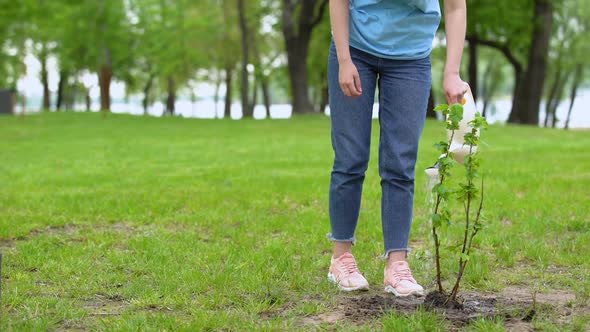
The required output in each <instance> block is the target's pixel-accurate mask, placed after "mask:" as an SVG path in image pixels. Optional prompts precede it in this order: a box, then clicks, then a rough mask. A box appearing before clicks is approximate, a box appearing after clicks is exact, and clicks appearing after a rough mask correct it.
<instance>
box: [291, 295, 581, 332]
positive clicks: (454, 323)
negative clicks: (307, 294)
mask: <svg viewBox="0 0 590 332" xmlns="http://www.w3.org/2000/svg"><path fill="white" fill-rule="evenodd" d="M461 300H462V305H463V308H458V307H452V308H427V307H426V306H425V304H424V298H415V297H409V298H396V297H393V296H388V295H387V294H383V293H381V292H378V291H370V292H367V293H362V294H343V295H341V296H339V299H338V304H337V305H336V307H335V308H334V309H333V310H332V311H330V312H328V313H322V314H319V315H315V316H308V317H305V318H303V319H302V321H301V324H302V325H303V326H306V325H312V326H314V325H316V326H317V325H322V324H334V323H336V322H338V321H346V322H348V323H352V324H355V325H362V324H365V323H369V322H370V321H372V320H374V319H377V318H379V317H381V316H383V315H387V314H390V313H392V312H395V313H398V314H402V315H403V314H411V313H413V312H415V311H416V310H418V309H419V308H420V307H425V308H426V309H427V310H433V311H436V312H438V313H440V314H442V315H443V316H444V317H445V319H446V320H447V321H449V323H450V324H451V327H452V330H458V329H460V328H462V327H464V326H465V325H467V324H469V323H470V322H472V321H474V320H476V319H479V318H488V319H491V318H494V317H499V318H502V319H503V320H504V322H505V326H506V328H507V329H508V330H509V331H532V330H533V329H532V324H531V321H532V319H533V318H534V317H535V315H537V314H539V313H540V312H542V311H543V310H545V311H546V310H548V309H549V310H550V311H552V312H553V313H554V314H555V315H556V316H555V318H556V323H559V324H565V323H568V322H571V319H572V317H573V316H574V310H573V309H572V307H571V303H572V302H574V301H575V300H576V296H575V294H574V293H571V292H567V291H563V290H555V291H553V292H551V293H536V294H535V293H534V292H533V291H532V290H531V289H529V288H526V287H507V288H506V289H504V290H503V291H502V292H497V293H493V292H476V291H469V292H463V293H461ZM577 310H578V311H579V313H580V314H581V313H583V312H586V311H587V310H588V308H585V307H582V308H580V307H578V308H577ZM279 314H280V313H279Z"/></svg>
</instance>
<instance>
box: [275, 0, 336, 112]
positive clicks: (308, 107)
mask: <svg viewBox="0 0 590 332" xmlns="http://www.w3.org/2000/svg"><path fill="white" fill-rule="evenodd" d="M317 4H319V7H318V6H317ZM327 4H328V0H298V1H294V0H283V14H282V24H283V25H282V30H283V36H284V38H285V48H286V50H287V62H288V66H287V67H288V70H289V81H290V83H291V98H292V102H291V103H292V106H293V114H300V113H309V112H313V111H314V109H313V106H312V103H311V101H310V99H309V91H308V74H307V56H308V51H309V43H310V41H311V34H312V31H313V29H314V28H315V27H316V26H317V24H318V23H319V22H320V21H321V19H322V17H323V15H324V12H325V8H326V5H327ZM297 6H300V8H299V10H297V9H296V8H295V7H297ZM316 7H317V8H318V9H317V10H316ZM296 12H298V14H296ZM296 16H297V17H296ZM296 21H297V22H296Z"/></svg>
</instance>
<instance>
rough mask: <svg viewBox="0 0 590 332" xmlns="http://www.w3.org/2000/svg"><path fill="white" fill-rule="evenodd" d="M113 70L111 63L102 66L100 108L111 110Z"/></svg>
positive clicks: (99, 82) (99, 80) (105, 110)
mask: <svg viewBox="0 0 590 332" xmlns="http://www.w3.org/2000/svg"><path fill="white" fill-rule="evenodd" d="M112 77H113V70H112V68H111V67H110V66H109V65H106V64H105V65H102V66H101V67H100V74H99V78H98V84H99V85H100V110H101V111H104V112H110V110H111V80H112Z"/></svg>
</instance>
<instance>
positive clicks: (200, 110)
mask: <svg viewBox="0 0 590 332" xmlns="http://www.w3.org/2000/svg"><path fill="white" fill-rule="evenodd" d="M589 105H590V90H584V91H580V94H579V95H578V98H577V99H576V101H575V103H574V108H573V110H572V115H571V120H570V128H590V109H589ZM478 106H479V109H481V104H480V105H478ZM544 106H545V105H544V104H542V106H541V114H540V116H539V119H540V120H539V121H540V124H542V123H543V121H544V120H545V112H544ZM29 107H30V108H33V109H38V108H39V106H38V105H32V106H29ZM568 107H569V101H568V100H564V101H563V102H562V103H561V104H560V105H559V107H558V109H557V118H558V119H559V121H558V124H557V127H559V128H563V126H564V124H565V119H566V116H567V109H568ZM76 108H77V109H84V108H85V106H83V105H76ZM91 108H92V110H93V111H98V110H99V108H100V104H99V103H97V102H95V103H93V104H92V107H91ZM164 108H165V106H164V104H163V103H160V102H158V103H155V104H153V105H152V106H151V107H149V109H148V114H149V115H152V116H162V114H163V113H164ZM510 108H511V100H510V99H500V100H497V101H496V102H494V103H493V104H492V105H490V106H488V114H487V119H488V122H490V123H497V122H500V123H502V122H506V120H507V119H508V115H509V114H510ZM111 109H112V112H113V113H126V114H135V115H142V114H143V108H142V106H141V105H140V104H139V103H138V102H129V103H124V102H113V104H112V106H111ZM223 110H224V104H223V103H222V102H219V103H217V104H215V102H213V101H212V100H200V101H197V102H195V103H193V102H191V101H190V100H179V101H177V103H176V114H177V115H179V116H182V117H186V118H201V119H216V118H221V117H222V116H223ZM378 110H379V104H377V103H376V104H374V105H373V117H374V118H377V116H378V113H379V111H378ZM17 112H20V108H19V107H17ZM291 113H292V110H291V105H289V104H274V105H272V106H271V108H270V118H271V119H288V118H290V117H291ZM324 113H325V114H326V115H330V109H329V107H328V108H326V110H325V112H324ZM230 116H231V118H232V119H240V118H241V117H242V107H241V105H240V104H239V103H234V104H232V107H231V114H230ZM268 117H269V116H268V114H267V113H266V109H265V107H264V106H263V105H256V107H255V108H254V118H255V119H265V118H268Z"/></svg>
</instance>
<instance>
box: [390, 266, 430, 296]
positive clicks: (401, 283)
mask: <svg viewBox="0 0 590 332" xmlns="http://www.w3.org/2000/svg"><path fill="white" fill-rule="evenodd" d="M384 275H385V278H384V284H385V291H386V292H387V293H392V294H394V295H395V296H408V295H416V296H424V288H422V286H420V285H418V283H417V282H416V280H414V278H413V277H412V272H411V271H410V266H409V265H408V263H407V262H405V261H398V262H395V263H393V266H392V267H391V268H389V269H387V268H385V271H384Z"/></svg>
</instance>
